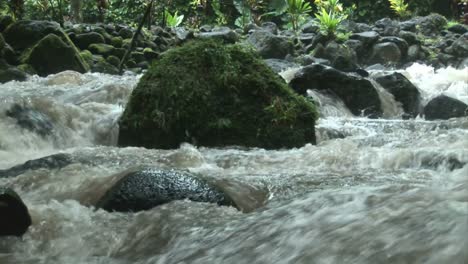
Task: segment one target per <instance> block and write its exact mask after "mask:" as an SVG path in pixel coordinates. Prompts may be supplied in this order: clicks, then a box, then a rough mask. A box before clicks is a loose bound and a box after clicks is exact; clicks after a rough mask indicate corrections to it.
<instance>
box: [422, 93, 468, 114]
mask: <svg viewBox="0 0 468 264" xmlns="http://www.w3.org/2000/svg"><path fill="white" fill-rule="evenodd" d="M462 116H468V105H467V104H465V103H463V102H462V101H460V100H457V99H455V98H452V97H448V96H446V95H439V96H437V97H435V98H433V99H432V100H431V101H429V103H427V105H426V106H425V107H424V117H425V118H426V119H427V120H436V119H449V118H453V117H462Z"/></svg>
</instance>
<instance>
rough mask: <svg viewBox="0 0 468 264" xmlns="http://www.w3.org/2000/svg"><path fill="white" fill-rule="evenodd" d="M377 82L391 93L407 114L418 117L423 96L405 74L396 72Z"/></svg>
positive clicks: (380, 78)
mask: <svg viewBox="0 0 468 264" xmlns="http://www.w3.org/2000/svg"><path fill="white" fill-rule="evenodd" d="M376 81H377V82H378V83H379V84H380V85H382V87H383V88H385V90H387V91H389V92H390V93H391V94H392V95H393V96H394V97H395V100H396V101H398V102H401V103H402V105H403V110H404V111H405V113H407V114H409V115H411V116H412V117H416V116H417V115H418V114H419V112H420V104H421V95H420V93H419V90H418V88H417V87H416V86H414V85H413V84H412V83H411V82H410V81H409V80H408V79H406V77H405V76H403V74H401V73H398V72H394V73H391V74H386V75H384V76H380V77H378V78H376Z"/></svg>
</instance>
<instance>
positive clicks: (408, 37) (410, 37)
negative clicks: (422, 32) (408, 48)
mask: <svg viewBox="0 0 468 264" xmlns="http://www.w3.org/2000/svg"><path fill="white" fill-rule="evenodd" d="M398 36H399V37H400V38H402V39H404V40H405V41H406V42H407V43H408V45H414V44H420V43H421V41H419V38H418V36H417V35H416V34H415V33H413V32H409V31H400V33H399V34H398Z"/></svg>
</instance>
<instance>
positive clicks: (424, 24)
mask: <svg viewBox="0 0 468 264" xmlns="http://www.w3.org/2000/svg"><path fill="white" fill-rule="evenodd" d="M412 20H414V21H415V22H416V24H417V27H416V30H418V31H419V32H421V33H422V34H424V35H426V36H433V35H438V34H439V32H440V31H441V30H443V29H444V28H445V26H446V25H447V19H446V18H445V17H444V16H442V15H439V14H435V13H434V14H430V15H428V16H425V17H416V18H414V19H412Z"/></svg>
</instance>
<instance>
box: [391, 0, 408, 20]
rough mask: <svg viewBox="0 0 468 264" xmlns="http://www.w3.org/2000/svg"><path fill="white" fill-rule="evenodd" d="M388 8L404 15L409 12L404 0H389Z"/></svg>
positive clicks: (400, 15) (399, 14)
mask: <svg viewBox="0 0 468 264" xmlns="http://www.w3.org/2000/svg"><path fill="white" fill-rule="evenodd" d="M389 1H390V8H391V9H392V10H393V11H394V12H395V13H396V14H397V15H398V16H399V17H406V16H408V15H409V14H410V13H409V11H408V4H406V3H405V0H389Z"/></svg>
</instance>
